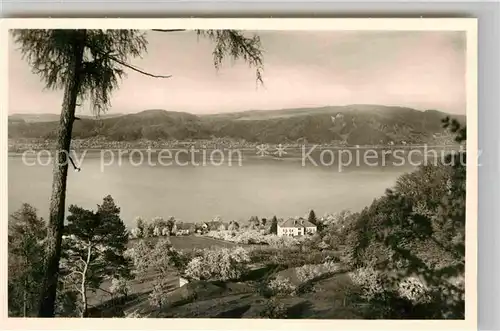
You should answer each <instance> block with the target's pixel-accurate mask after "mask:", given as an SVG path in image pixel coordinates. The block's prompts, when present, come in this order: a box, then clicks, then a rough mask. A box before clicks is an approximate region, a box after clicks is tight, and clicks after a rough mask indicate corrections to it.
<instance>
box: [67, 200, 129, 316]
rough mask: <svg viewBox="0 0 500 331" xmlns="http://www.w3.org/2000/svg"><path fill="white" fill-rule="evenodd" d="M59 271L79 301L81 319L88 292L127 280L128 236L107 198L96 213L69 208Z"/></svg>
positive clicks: (115, 207)
mask: <svg viewBox="0 0 500 331" xmlns="http://www.w3.org/2000/svg"><path fill="white" fill-rule="evenodd" d="M69 212H70V215H69V216H68V225H67V226H66V231H65V233H66V236H65V238H64V253H63V260H62V262H63V263H62V267H63V268H62V269H63V271H64V274H65V277H64V279H65V281H66V282H68V283H70V284H73V286H74V287H75V289H76V290H77V291H78V293H79V297H80V300H81V306H80V316H81V317H85V316H86V314H87V292H88V291H89V290H96V289H98V288H100V285H101V284H102V283H103V281H104V280H106V279H109V280H110V279H113V278H118V279H119V278H124V279H126V278H129V277H130V265H131V261H130V260H129V259H128V258H127V257H125V255H124V253H125V250H126V245H127V243H128V235H127V231H126V228H125V225H124V224H123V221H122V220H121V219H120V216H119V213H120V209H119V208H118V207H117V206H116V205H115V203H114V201H113V199H112V198H111V196H106V197H105V198H104V200H103V203H102V205H99V206H98V208H97V212H93V211H90V210H85V209H83V208H80V207H78V206H74V205H72V206H70V208H69Z"/></svg>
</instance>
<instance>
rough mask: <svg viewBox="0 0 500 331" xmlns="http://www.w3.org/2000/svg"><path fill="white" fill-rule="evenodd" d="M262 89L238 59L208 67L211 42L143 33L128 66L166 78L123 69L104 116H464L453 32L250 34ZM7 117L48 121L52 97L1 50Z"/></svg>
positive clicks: (461, 58)
mask: <svg viewBox="0 0 500 331" xmlns="http://www.w3.org/2000/svg"><path fill="white" fill-rule="evenodd" d="M259 35H260V37H261V41H262V47H263V49H264V76H263V78H264V84H265V86H264V87H261V86H259V87H257V86H256V82H255V71H254V70H253V69H252V68H249V67H248V65H247V64H245V63H243V62H242V61H237V62H236V63H231V61H227V62H226V63H225V64H224V66H223V68H222V69H221V70H220V71H218V72H217V71H216V70H215V69H214V66H213V59H212V50H213V44H212V43H211V42H210V41H208V40H206V39H203V38H200V39H199V40H198V38H197V36H196V35H195V34H194V33H192V32H176V33H158V32H148V36H147V38H148V41H149V46H148V53H147V54H145V55H144V57H143V59H134V60H132V61H131V63H133V64H134V65H136V66H138V67H140V68H141V69H143V70H146V71H149V72H152V73H156V74H172V75H173V77H172V78H170V79H155V78H150V77H145V76H142V75H141V74H138V73H135V72H132V71H130V72H129V74H128V77H126V78H125V79H124V80H123V82H122V84H121V86H120V89H119V90H117V91H115V92H114V94H113V97H112V107H111V109H110V111H111V112H116V113H132V112H138V111H141V110H144V109H152V108H160V109H166V110H172V111H186V112H191V113H217V112H231V111H241V110H250V109H281V108H293V107H308V106H310V107H315V106H326V105H345V104H353V103H358V104H359V103H369V104H384V105H398V106H408V107H414V108H417V109H422V110H424V109H429V108H432V109H439V110H442V111H446V112H450V113H462V114H465V34H464V33H462V32H326V31H325V32H292V31H286V32H285V31H281V32H277V31H276V32H275V31H266V32H259ZM9 55H10V56H9V113H58V112H59V111H60V104H61V100H62V98H61V97H62V92H60V91H43V84H42V83H41V82H40V80H39V78H38V77H37V76H36V75H34V74H32V73H31V71H30V68H29V66H28V64H27V63H26V62H25V61H24V60H22V59H21V55H20V53H19V52H18V51H17V50H16V45H14V43H13V41H12V40H11V41H10V44H9Z"/></svg>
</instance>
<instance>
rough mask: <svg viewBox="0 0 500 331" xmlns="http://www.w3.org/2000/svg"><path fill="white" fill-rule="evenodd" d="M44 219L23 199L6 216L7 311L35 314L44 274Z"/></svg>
mask: <svg viewBox="0 0 500 331" xmlns="http://www.w3.org/2000/svg"><path fill="white" fill-rule="evenodd" d="M45 235H46V227H45V222H44V220H43V219H42V218H39V217H38V216H37V212H36V209H35V208H34V207H32V206H31V205H29V204H27V203H25V204H23V205H22V206H21V208H20V209H19V210H18V211H16V212H14V213H12V214H11V215H10V217H9V230H8V291H9V293H8V302H9V315H13V316H23V317H27V316H36V312H37V308H38V307H37V302H38V296H39V293H40V286H39V284H40V281H41V280H42V276H43V254H40V252H43V245H44V240H45Z"/></svg>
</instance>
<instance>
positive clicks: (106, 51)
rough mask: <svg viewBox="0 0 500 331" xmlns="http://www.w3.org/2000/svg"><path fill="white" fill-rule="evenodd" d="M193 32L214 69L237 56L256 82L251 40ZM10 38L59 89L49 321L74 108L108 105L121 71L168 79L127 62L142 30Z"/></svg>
mask: <svg viewBox="0 0 500 331" xmlns="http://www.w3.org/2000/svg"><path fill="white" fill-rule="evenodd" d="M154 31H158V32H170V30H154ZM176 31H178V30H176ZM197 33H198V35H199V36H202V37H206V38H209V39H210V40H212V41H213V42H214V43H215V49H214V52H213V56H214V65H215V67H216V68H219V67H220V66H221V64H222V62H223V59H224V58H225V57H230V58H233V59H240V58H241V59H243V60H244V61H246V62H247V63H249V64H250V65H252V66H254V67H255V68H256V75H257V80H258V81H260V82H262V52H261V49H260V40H259V38H258V37H257V36H253V37H245V35H244V34H243V33H241V32H239V31H234V30H204V31H197ZM12 34H13V36H14V40H15V42H16V44H18V45H20V50H21V52H22V54H23V57H24V58H25V59H26V60H27V61H28V62H29V64H30V65H31V67H32V72H33V73H34V74H36V75H38V76H40V77H41V79H42V80H43V81H44V82H45V85H46V88H48V89H58V90H63V91H64V96H63V100H62V103H61V104H62V107H61V108H62V110H61V117H60V121H59V127H58V133H57V142H56V160H57V162H55V163H54V171H53V181H52V195H51V199H50V208H49V224H48V231H47V243H46V264H45V271H44V274H45V276H44V278H43V281H42V282H41V300H40V307H39V314H38V315H39V316H40V317H53V316H54V307H55V300H56V292H57V284H58V277H59V260H60V257H61V243H62V235H63V228H64V211H65V200H66V181H67V175H68V155H69V149H70V145H71V134H72V130H73V122H74V121H75V119H76V117H75V109H76V107H77V106H78V105H81V104H82V103H83V101H90V104H91V108H92V109H93V110H94V112H95V113H96V114H100V113H101V112H105V111H106V110H107V109H108V107H109V105H110V96H111V93H112V92H113V91H114V90H115V89H116V88H117V87H118V84H119V81H120V79H121V78H122V77H124V76H125V70H127V69H128V70H133V71H136V72H138V73H141V74H144V75H146V76H149V77H152V78H169V77H170V76H169V75H156V74H151V73H148V72H146V71H144V70H142V69H139V68H137V67H136V66H133V65H131V64H129V63H128V60H129V59H130V58H136V57H139V56H141V55H142V54H144V53H145V52H146V50H147V39H146V33H145V32H142V31H138V30H85V29H75V30H64V29H54V30H48V29H45V30H38V29H25V30H13V31H12Z"/></svg>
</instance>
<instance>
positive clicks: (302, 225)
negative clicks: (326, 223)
mask: <svg viewBox="0 0 500 331" xmlns="http://www.w3.org/2000/svg"><path fill="white" fill-rule="evenodd" d="M316 231H318V228H317V226H316V225H314V224H312V223H311V222H309V221H308V220H305V219H303V218H299V219H293V218H289V219H288V220H286V221H284V222H283V223H281V224H278V236H280V237H281V236H288V237H297V236H303V235H306V234H308V235H312V234H315V233H316Z"/></svg>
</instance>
